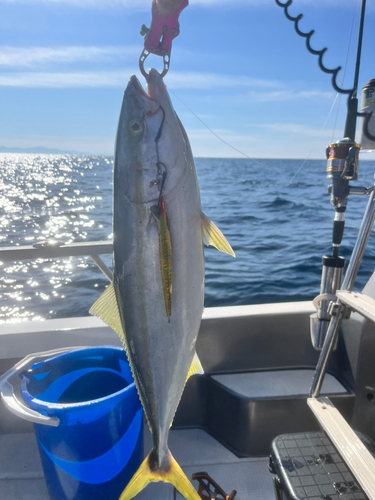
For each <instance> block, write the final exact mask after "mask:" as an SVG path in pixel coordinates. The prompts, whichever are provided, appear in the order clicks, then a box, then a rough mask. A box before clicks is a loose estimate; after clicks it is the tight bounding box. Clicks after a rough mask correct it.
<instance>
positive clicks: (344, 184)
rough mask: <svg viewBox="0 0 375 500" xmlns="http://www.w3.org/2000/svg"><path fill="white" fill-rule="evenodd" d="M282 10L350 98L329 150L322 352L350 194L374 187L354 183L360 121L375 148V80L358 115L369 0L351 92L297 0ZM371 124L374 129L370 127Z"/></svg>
mask: <svg viewBox="0 0 375 500" xmlns="http://www.w3.org/2000/svg"><path fill="white" fill-rule="evenodd" d="M275 1H276V4H277V5H278V6H279V7H282V8H283V9H284V14H285V16H286V17H287V19H289V20H290V21H292V22H294V28H295V30H296V32H297V34H298V35H299V36H301V37H303V38H306V47H307V49H308V51H309V52H310V53H312V54H314V55H316V56H318V63H319V67H320V69H321V70H322V71H323V72H324V73H327V74H331V75H332V86H333V88H334V89H335V90H336V92H338V93H340V94H346V95H348V106H347V116H346V122H345V128H344V138H343V139H341V140H339V141H337V142H335V143H332V144H329V146H328V147H327V148H326V157H327V178H328V179H329V180H330V181H331V182H332V184H331V185H330V186H329V187H328V192H329V194H330V201H331V204H332V205H333V206H334V208H335V216H334V220H333V231H332V255H329V256H327V255H325V256H323V259H322V277H321V285H320V294H319V295H318V297H316V298H315V299H314V305H315V307H316V308H317V312H316V313H315V314H312V315H311V317H310V332H311V341H312V344H313V346H314V348H315V349H317V350H321V349H322V346H323V344H324V340H325V338H326V334H327V330H328V327H329V323H330V320H331V317H332V314H331V313H332V308H331V306H330V304H331V303H332V302H333V303H334V302H335V301H336V291H337V290H338V289H340V287H341V281H342V273H343V268H344V265H345V259H344V258H343V257H341V256H339V249H340V245H341V242H342V237H343V233H344V227H345V212H346V206H347V200H348V196H349V195H366V194H369V193H370V192H371V191H372V190H373V188H369V189H368V188H363V187H357V186H351V185H350V182H351V181H355V180H357V178H358V171H359V152H360V149H361V144H358V143H356V142H355V135H356V126H357V118H358V117H360V118H361V119H362V120H361V142H362V143H363V144H364V145H366V149H367V150H373V149H375V121H374V120H372V121H371V122H370V120H371V118H372V114H373V113H372V110H374V111H375V99H374V98H375V79H374V80H370V82H368V83H367V84H366V86H365V87H364V89H363V94H362V110H361V112H358V98H357V91H358V80H359V71H360V64H361V52H362V40H363V31H364V22H365V12H366V0H362V6H361V16H360V23H359V33H358V43H357V57H356V64H355V72H354V82H353V87H352V88H351V89H343V88H342V87H340V86H339V85H338V84H337V75H338V73H339V71H340V70H341V67H340V66H339V67H337V68H334V69H331V68H327V67H326V66H325V65H324V62H323V56H324V54H325V53H326V51H327V48H323V49H321V50H316V49H314V48H313V47H312V46H311V43H310V40H311V37H312V36H313V35H314V30H311V31H309V32H303V31H302V30H301V29H300V27H299V22H300V20H301V19H302V17H303V15H302V14H299V15H298V16H292V15H291V14H290V13H289V10H288V9H289V7H290V6H291V5H292V3H293V0H288V1H287V2H285V3H282V2H281V1H280V0H275ZM370 123H371V126H370Z"/></svg>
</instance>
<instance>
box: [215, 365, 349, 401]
mask: <svg viewBox="0 0 375 500" xmlns="http://www.w3.org/2000/svg"><path fill="white" fill-rule="evenodd" d="M313 375H314V370H311V369H304V370H275V371H263V372H250V373H232V374H225V375H212V378H213V379H214V380H216V381H217V382H219V383H220V384H222V385H224V386H225V387H227V388H228V389H230V390H231V391H234V392H237V393H238V394H241V395H242V396H245V397H247V398H272V397H285V396H307V395H308V394H309V390H310V386H311V383H312V379H313ZM346 392H347V391H346V389H345V388H344V387H343V386H342V385H341V384H340V382H339V381H338V380H337V379H336V378H335V377H333V376H332V375H330V374H328V373H327V374H326V375H325V377H324V382H323V386H322V391H321V394H343V393H346Z"/></svg>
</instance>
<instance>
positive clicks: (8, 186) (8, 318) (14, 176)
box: [0, 154, 113, 323]
mask: <svg viewBox="0 0 375 500" xmlns="http://www.w3.org/2000/svg"><path fill="white" fill-rule="evenodd" d="M0 168H1V172H2V174H3V176H2V178H1V179H0V246H1V247H8V246H14V245H15V246H20V245H34V244H36V243H41V242H44V241H47V240H50V239H54V240H58V241H61V242H63V243H65V244H66V243H73V242H80V241H99V240H108V239H109V238H111V231H112V227H111V225H112V206H111V201H110V200H111V190H112V169H113V161H112V159H110V158H106V157H94V156H69V155H63V156H62V155H32V154H0ZM93 193H94V194H93ZM105 200H107V201H105ZM0 258H1V257H0ZM102 258H103V260H104V261H105V262H106V264H107V265H108V266H110V265H111V257H110V256H102ZM106 284H107V281H106V279H105V278H104V277H102V275H101V273H100V271H99V270H98V269H97V268H96V266H95V265H94V264H93V263H92V261H91V260H89V259H88V258H87V257H70V258H63V259H37V260H34V261H22V262H0V304H1V306H0V323H4V322H17V321H26V320H37V319H45V318H54V317H63V316H80V315H85V314H87V311H88V309H89V307H90V306H91V304H92V303H93V301H94V300H95V299H96V298H97V296H98V294H99V293H100V292H99V291H98V290H97V288H100V289H101V288H104V286H105V285H106ZM42 303H45V304H46V303H48V310H46V311H45V312H44V313H40V312H38V311H41V306H42Z"/></svg>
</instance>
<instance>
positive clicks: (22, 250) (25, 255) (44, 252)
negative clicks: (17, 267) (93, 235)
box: [0, 240, 113, 281]
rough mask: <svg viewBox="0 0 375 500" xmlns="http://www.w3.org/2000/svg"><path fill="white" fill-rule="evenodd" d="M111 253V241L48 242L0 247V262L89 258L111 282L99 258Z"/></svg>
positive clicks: (110, 275) (109, 274)
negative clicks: (101, 255)
mask: <svg viewBox="0 0 375 500" xmlns="http://www.w3.org/2000/svg"><path fill="white" fill-rule="evenodd" d="M112 252H113V242H112V241H88V242H82V243H67V244H64V243H63V242H61V241H55V240H49V241H45V242H42V243H36V244H34V245H30V246H26V245H25V246H12V247H0V261H1V262H9V261H16V260H35V259H55V258H58V257H79V256H89V257H91V259H92V260H93V261H94V263H95V265H96V266H97V267H98V268H99V269H100V270H101V272H102V273H103V274H104V275H105V276H106V277H107V278H108V279H109V280H110V281H112V272H111V271H110V270H109V269H108V267H107V266H106V265H105V264H104V262H103V261H102V259H101V258H100V257H99V255H100V254H109V253H112Z"/></svg>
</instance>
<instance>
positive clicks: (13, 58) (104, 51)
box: [0, 46, 139, 67]
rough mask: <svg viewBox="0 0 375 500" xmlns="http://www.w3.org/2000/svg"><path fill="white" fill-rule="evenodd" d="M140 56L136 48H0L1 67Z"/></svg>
mask: <svg viewBox="0 0 375 500" xmlns="http://www.w3.org/2000/svg"><path fill="white" fill-rule="evenodd" d="M138 54H139V47H136V46H104V47H93V46H88V47H80V46H65V47H53V48H51V47H8V46H2V47H1V46H0V66H28V67H30V66H32V65H35V64H40V63H47V62H65V63H72V62H78V61H79V62H83V61H99V60H103V59H111V58H112V57H127V56H135V55H138Z"/></svg>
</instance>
